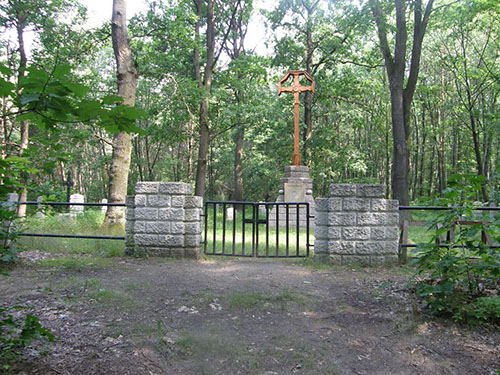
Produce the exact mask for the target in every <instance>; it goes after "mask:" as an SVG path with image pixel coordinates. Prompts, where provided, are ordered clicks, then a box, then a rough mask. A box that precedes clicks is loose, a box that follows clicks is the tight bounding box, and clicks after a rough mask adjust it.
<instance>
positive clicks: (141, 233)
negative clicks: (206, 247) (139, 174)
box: [125, 182, 203, 258]
mask: <svg viewBox="0 0 500 375" xmlns="http://www.w3.org/2000/svg"><path fill="white" fill-rule="evenodd" d="M192 193H193V188H192V186H191V185H190V184H186V183H182V182H138V183H136V185H135V196H129V197H127V221H126V225H125V230H126V240H125V253H126V254H127V255H137V254H149V255H154V256H163V257H175V258H199V257H200V255H201V213H202V207H203V199H202V198H201V197H196V196H192Z"/></svg>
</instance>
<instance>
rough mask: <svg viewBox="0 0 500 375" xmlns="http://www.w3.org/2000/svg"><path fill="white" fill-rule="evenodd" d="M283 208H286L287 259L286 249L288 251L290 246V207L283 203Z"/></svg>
mask: <svg viewBox="0 0 500 375" xmlns="http://www.w3.org/2000/svg"><path fill="white" fill-rule="evenodd" d="M285 207H286V256H287V257H288V249H289V245H290V233H289V231H290V222H289V220H290V206H289V205H288V204H287V203H285Z"/></svg>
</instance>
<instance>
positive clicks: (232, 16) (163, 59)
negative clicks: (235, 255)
mask: <svg viewBox="0 0 500 375" xmlns="http://www.w3.org/2000/svg"><path fill="white" fill-rule="evenodd" d="M430 3H431V5H432V2H430ZM0 4H1V5H0V24H1V26H2V34H1V40H0V50H1V57H0V59H1V62H2V64H3V65H4V67H6V68H8V69H6V70H4V71H3V72H2V74H3V76H4V78H5V79H6V81H10V82H12V83H13V84H15V85H19V82H22V79H23V77H24V76H25V75H26V72H28V71H29V69H36V70H37V71H38V72H45V73H46V76H42V75H40V77H41V78H40V77H39V78H40V80H43V79H44V78H43V77H45V78H46V81H47V82H49V81H50V80H51V79H53V78H54V74H53V73H54V72H55V71H57V69H56V68H58V67H61V66H65V67H69V66H71V67H72V69H71V79H70V81H71V80H72V81H73V82H74V83H75V84H76V83H78V84H83V85H85V86H86V87H88V88H90V90H81V92H80V93H79V94H81V96H85V97H86V98H88V99H89V100H91V99H93V100H95V99H99V98H103V97H108V98H112V96H111V97H110V95H114V94H116V92H117V91H116V63H115V58H114V55H113V47H112V41H111V24H110V22H106V23H104V24H102V25H101V26H99V27H96V28H94V29H91V30H88V29H86V28H85V27H84V25H85V24H86V23H87V11H86V9H85V7H84V6H83V5H82V4H81V3H78V2H75V1H66V0H52V1H43V0H30V1H21V0H8V1H1V2H0ZM110 8H111V7H110ZM427 9H429V10H430V9H431V8H430V7H429V4H428V3H427V6H426V5H425V4H422V2H421V1H420V0H414V1H400V0H394V1H386V0H378V1H376V0H370V1H366V2H363V1H361V2H360V1H326V0H281V1H279V2H276V4H275V8H274V9H271V10H269V9H266V10H264V9H257V8H256V7H254V4H253V2H252V0H231V1H220V0H207V1H201V0H190V1H188V0H164V1H149V2H148V3H147V5H146V6H145V8H144V9H143V10H142V12H140V13H139V14H137V15H135V16H134V17H132V18H131V19H130V21H129V24H128V33H129V37H130V46H131V51H132V56H133V59H134V61H135V67H136V69H137V91H136V94H135V105H136V107H137V108H140V109H141V110H142V111H143V115H142V116H141V117H140V119H138V120H137V121H136V125H137V126H138V127H139V128H140V129H142V131H139V132H138V134H135V135H133V136H132V138H131V142H132V143H131V144H132V151H131V164H130V169H129V174H128V192H129V193H132V192H133V186H134V184H135V182H136V181H183V182H189V183H193V184H194V185H196V193H197V194H198V195H202V196H205V197H206V198H210V199H234V200H243V199H244V200H249V201H260V200H264V201H273V200H274V199H275V198H276V195H277V192H278V187H279V179H280V177H282V176H281V175H282V171H283V168H284V166H286V165H289V164H290V163H291V155H292V149H293V140H292V139H293V113H292V108H293V96H291V95H283V96H281V97H278V96H277V82H278V80H279V79H280V78H281V77H282V76H283V74H284V73H286V72H287V71H289V70H297V69H300V70H306V71H308V72H309V73H310V74H311V75H312V76H313V77H314V79H315V82H316V92H315V93H314V95H310V94H303V95H302V98H301V151H302V158H303V163H304V164H305V165H308V166H309V167H310V171H311V177H312V179H313V181H314V195H315V196H325V195H326V194H327V192H328V187H329V185H330V184H331V183H335V182H357V183H358V182H365V183H383V184H386V185H387V186H388V191H387V194H388V195H394V194H392V191H391V169H392V170H393V172H392V173H393V177H394V173H395V172H394V168H393V164H394V163H393V160H394V159H393V158H394V150H393V145H394V139H393V114H392V115H391V89H394V80H391V77H390V76H389V77H388V74H387V68H386V67H387V66H388V65H387V64H388V62H387V61H391V59H393V60H392V61H395V60H397V58H398V53H397V49H398V48H397V47H398V43H399V44H400V46H401V43H400V42H401V40H400V39H398V38H399V37H400V36H401V35H402V34H401V33H402V31H404V34H405V37H407V39H408V40H406V39H405V40H404V42H405V43H404V45H403V47H404V48H403V50H404V55H406V59H403V60H402V62H403V65H402V71H403V73H407V74H408V78H404V79H403V78H402V81H401V82H404V85H406V87H408V85H410V84H411V83H412V82H411V81H412V79H413V78H412V76H411V71H412V64H411V61H410V57H413V56H414V53H415V48H416V47H415V43H413V44H412V41H414V40H415V39H416V38H417V37H418V32H419V30H420V31H422V30H421V21H422V15H423V12H425V11H426V10H427ZM398 12H399V13H398ZM256 14H260V19H262V20H263V24H262V28H265V34H266V36H267V38H266V41H265V43H266V48H267V49H268V50H269V51H272V53H270V54H263V53H262V52H260V51H261V49H260V48H258V49H254V50H252V49H250V48H248V47H247V44H248V42H247V41H248V38H249V35H248V32H247V31H248V27H249V23H250V20H251V19H252V16H255V15H256ZM419 15H420V19H419V18H418V17H419ZM499 15H500V5H499V4H498V3H497V2H496V1H494V0H458V1H451V0H449V1H448V0H441V1H436V2H435V3H434V4H433V7H432V9H431V12H430V13H429V17H428V20H426V19H425V16H424V21H426V22H427V21H428V24H426V25H425V26H426V27H424V30H423V31H424V33H422V36H424V34H425V37H423V38H422V39H423V42H422V50H421V58H420V62H419V72H418V73H419V74H418V81H417V82H416V83H417V84H416V90H415V93H414V95H413V98H412V100H410V103H409V112H408V116H409V118H408V124H407V132H406V135H405V136H404V137H403V138H406V139H405V140H404V143H405V144H406V146H407V148H408V153H407V155H408V156H407V157H408V160H407V162H406V163H403V167H404V169H405V170H406V171H407V174H408V175H407V177H406V179H407V187H405V190H406V193H407V194H408V200H409V201H418V200H420V199H421V198H424V197H429V196H431V195H433V194H436V193H437V194H441V192H443V190H445V188H446V183H447V178H448V176H449V175H452V174H456V173H473V174H477V175H479V176H484V177H485V178H486V180H485V181H486V182H485V185H484V186H483V189H482V191H480V192H478V197H477V198H478V199H479V200H482V201H487V200H489V199H492V198H494V196H493V194H492V192H495V191H498V190H499V187H498V184H499V177H500V176H499V172H498V171H499V168H498V166H499V164H500V155H499V152H500V151H499V150H500V147H499V146H500V145H499V141H500V137H499V134H500V115H499V106H500V100H499V93H500V54H499V51H500V48H499V47H500V17H499ZM401 16H403V18H404V21H405V22H404V23H401ZM398 17H399V18H398ZM110 18H111V10H110ZM415 25H417V27H415ZM26 33H31V34H32V35H33V41H32V46H31V51H26V47H25V45H24V43H25V42H24V39H25V38H26ZM382 35H385V38H386V39H385V42H386V46H387V47H388V48H387V50H388V51H389V52H392V51H395V55H394V56H389V60H388V56H387V54H385V55H383V54H381V50H382V51H384V48H383V47H384V43H383V41H384V39H383V38H381V36H382ZM381 46H382V48H381ZM417 47H418V46H417ZM384 58H385V59H384ZM67 70H68V71H67V73H68V74H70V73H69V68H68V69H67ZM40 74H41V73H40ZM42 86H43V85H42ZM67 86H70V85H69V84H68V85H67ZM78 87H80V86H78ZM72 89H74V90H76V91H78V88H77V86H73V87H72ZM22 97H23V98H24V102H21V103H19V102H16V101H13V100H10V99H9V98H8V97H4V98H3V101H2V104H1V111H2V113H1V121H0V157H1V158H2V159H8V158H11V157H18V156H23V157H24V158H28V159H29V161H30V166H31V167H34V169H32V170H30V171H29V173H26V171H24V172H23V173H22V175H21V177H22V179H23V182H24V183H25V184H27V185H28V187H29V188H28V190H27V194H28V195H27V197H26V198H27V199H29V200H35V199H36V197H38V196H40V195H42V196H45V197H51V200H57V201H65V200H66V199H67V192H68V186H70V190H71V192H78V193H82V194H84V195H85V197H86V201H89V202H95V201H99V200H101V199H102V198H106V197H108V194H109V190H110V189H109V185H110V171H111V160H112V155H113V147H114V146H113V135H112V133H113V131H116V130H117V129H110V128H106V127H103V126H102V124H98V123H97V122H96V121H92V120H78V119H76V120H75V119H72V120H71V121H69V120H68V121H64V119H63V120H61V119H59V120H58V119H51V121H38V123H37V125H38V126H29V122H30V121H35V120H36V118H34V117H21V118H19V117H18V115H19V113H20V112H21V110H20V109H22V107H23V106H29V105H30V100H31V99H32V100H33V101H35V99H34V98H30V96H29V95H24V96H22ZM36 100H38V101H39V97H37V99H36ZM105 102H106V100H105ZM37 103H38V102H37ZM105 104H106V103H105ZM108 105H110V106H112V105H113V103H112V101H111V102H110V103H108ZM89 110H91V108H90V109H89ZM35 112H36V108H35ZM134 116H135V115H134ZM134 116H132V117H134ZM38 120H39V118H38ZM46 120H47V119H46ZM200 149H201V151H200ZM200 170H201V171H200ZM396 195H397V194H396Z"/></svg>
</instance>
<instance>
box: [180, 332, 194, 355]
mask: <svg viewBox="0 0 500 375" xmlns="http://www.w3.org/2000/svg"><path fill="white" fill-rule="evenodd" d="M195 344H196V341H195V338H194V336H192V335H190V334H185V335H183V336H182V337H181V338H180V339H179V340H177V341H176V343H175V348H176V353H177V354H178V355H179V356H180V357H181V358H182V357H183V358H185V357H189V356H191V355H192V354H193V353H194V350H195V348H196V346H195Z"/></svg>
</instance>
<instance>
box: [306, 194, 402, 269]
mask: <svg viewBox="0 0 500 375" xmlns="http://www.w3.org/2000/svg"><path fill="white" fill-rule="evenodd" d="M315 225H316V226H315V237H316V240H315V242H314V254H315V257H316V258H318V259H322V260H325V261H332V262H335V263H338V264H360V265H366V266H368V265H380V264H395V263H397V261H398V225H399V202H398V201H397V200H391V199H384V186H383V185H371V184H370V185H369V184H333V185H330V191H329V197H328V198H317V199H316V210H315Z"/></svg>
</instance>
